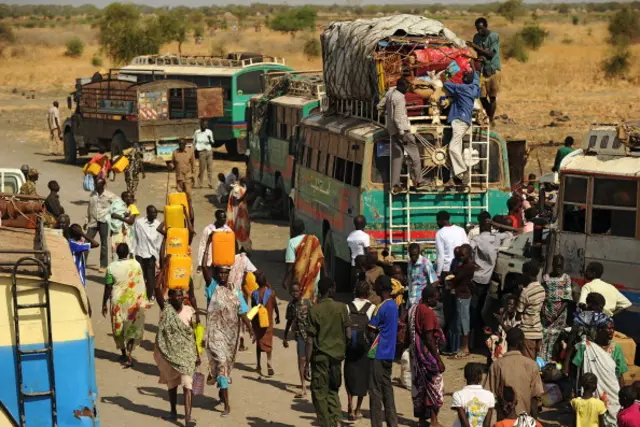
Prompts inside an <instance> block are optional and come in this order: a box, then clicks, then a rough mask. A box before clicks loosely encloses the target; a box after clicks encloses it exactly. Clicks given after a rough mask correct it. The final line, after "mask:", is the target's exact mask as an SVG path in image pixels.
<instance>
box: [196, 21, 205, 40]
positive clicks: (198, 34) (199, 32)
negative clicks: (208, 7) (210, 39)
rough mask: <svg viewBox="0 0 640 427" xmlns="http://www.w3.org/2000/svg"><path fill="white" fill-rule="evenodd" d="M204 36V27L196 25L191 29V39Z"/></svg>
mask: <svg viewBox="0 0 640 427" xmlns="http://www.w3.org/2000/svg"><path fill="white" fill-rule="evenodd" d="M203 36H204V26H203V25H202V24H198V25H196V26H195V27H193V37H196V38H198V37H203Z"/></svg>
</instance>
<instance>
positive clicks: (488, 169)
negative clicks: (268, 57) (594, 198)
mask: <svg viewBox="0 0 640 427" xmlns="http://www.w3.org/2000/svg"><path fill="white" fill-rule="evenodd" d="M350 103H351V104H354V103H356V101H338V107H340V105H342V108H338V109H337V110H336V109H333V111H335V112H334V113H333V114H314V115H311V116H309V117H307V118H306V119H303V120H302V124H301V135H300V139H299V143H298V161H297V163H296V172H295V192H294V194H292V198H291V203H292V204H293V206H294V209H293V210H294V211H293V215H295V218H297V219H302V220H303V221H304V222H305V225H306V230H307V232H308V233H312V234H315V235H316V236H317V237H318V238H319V239H320V241H321V242H323V250H324V256H325V262H326V263H327V268H328V271H329V272H330V274H331V275H332V277H334V278H336V279H338V278H342V279H344V277H348V276H346V274H347V272H348V266H349V265H350V253H349V248H348V246H347V236H348V235H349V233H350V232H351V231H353V230H354V226H353V218H354V217H356V216H357V215H364V216H365V218H366V219H367V230H366V231H367V233H368V234H369V235H370V236H371V238H372V242H374V243H373V244H372V247H375V248H377V249H379V250H382V249H387V250H389V252H390V253H391V254H392V256H393V257H394V258H395V259H396V260H397V261H403V260H406V258H407V246H408V244H409V243H411V242H418V243H420V244H421V245H422V246H423V247H425V248H426V249H427V251H428V253H429V255H430V256H431V257H433V248H434V245H433V244H434V239H435V233H436V231H437V225H436V214H437V212H438V211H440V210H447V211H449V213H450V214H451V219H452V222H453V223H457V224H459V225H462V226H465V225H467V224H469V223H471V222H472V221H473V220H475V217H476V215H477V214H478V213H479V212H480V211H482V210H487V211H489V212H490V213H491V214H492V215H495V214H503V213H505V211H506V201H507V199H508V198H509V197H510V196H511V191H512V190H511V188H512V184H519V183H520V182H521V181H522V176H523V172H524V161H525V160H524V159H525V150H526V143H525V142H524V141H514V142H513V143H510V144H507V143H506V142H505V141H504V140H503V139H502V138H501V137H500V136H499V135H498V134H496V133H495V132H491V131H490V130H489V129H488V128H487V127H477V126H472V133H470V134H468V135H467V136H466V137H465V156H466V157H467V161H468V164H469V165H471V168H470V175H471V185H470V186H468V187H467V188H466V189H465V190H455V189H447V188H445V187H443V186H442V181H443V180H444V179H446V178H447V176H448V168H449V165H448V155H447V145H448V140H449V138H450V131H451V130H450V127H449V126H448V125H443V124H439V122H438V121H434V120H426V121H422V122H420V121H412V126H413V127H414V134H415V135H416V137H417V139H418V141H419V142H420V149H421V157H422V166H423V178H425V179H427V180H428V182H430V184H429V185H428V186H427V187H425V188H421V189H420V190H416V191H409V192H407V193H403V194H398V195H392V194H391V193H390V192H389V173H390V169H391V167H390V164H391V162H390V145H389V135H388V133H387V130H386V128H385V127H384V126H383V125H381V124H380V123H378V122H376V121H375V120H372V119H371V116H369V117H367V116H366V115H363V116H361V117H357V116H356V114H354V113H353V112H366V111H367V108H366V107H357V108H356V107H354V105H349V104H350ZM340 110H342V111H345V112H348V114H340ZM369 111H371V109H369ZM410 119H411V117H410ZM510 159H511V160H512V163H511V164H510ZM403 177H404V178H403V179H405V180H406V179H407V178H406V175H404V176H403Z"/></svg>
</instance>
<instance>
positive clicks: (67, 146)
mask: <svg viewBox="0 0 640 427" xmlns="http://www.w3.org/2000/svg"><path fill="white" fill-rule="evenodd" d="M63 144H64V145H63V147H64V162H65V163H66V164H68V165H73V164H75V163H76V160H78V148H77V147H76V139H75V138H74V137H73V133H72V132H71V131H67V132H65V133H64V140H63Z"/></svg>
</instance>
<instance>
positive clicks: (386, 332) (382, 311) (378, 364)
mask: <svg viewBox="0 0 640 427" xmlns="http://www.w3.org/2000/svg"><path fill="white" fill-rule="evenodd" d="M391 289H392V285H391V278H390V277H389V276H380V277H378V278H377V279H376V292H377V293H378V295H380V298H381V299H382V303H381V304H380V305H379V306H378V308H377V310H376V312H375V313H374V315H373V318H371V321H370V322H369V328H371V329H372V330H374V331H375V332H377V336H376V338H375V340H374V342H373V345H372V346H371V350H370V351H369V358H371V359H372V360H371V369H370V373H369V407H370V408H371V427H382V425H383V422H384V421H386V422H387V426H389V427H396V426H397V425H398V415H397V414H396V403H395V399H394V396H393V385H392V384H391V368H392V367H393V360H394V359H395V356H396V338H397V334H398V306H397V305H396V303H395V301H394V300H393V299H392V298H391ZM383 405H384V414H383V409H382V408H383Z"/></svg>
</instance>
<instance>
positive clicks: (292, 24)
mask: <svg viewBox="0 0 640 427" xmlns="http://www.w3.org/2000/svg"><path fill="white" fill-rule="evenodd" d="M512 1H513V0H512ZM317 17H318V16H317V14H316V11H315V9H313V8H312V7H310V6H303V7H300V8H295V9H291V10H288V11H286V12H282V13H279V14H277V15H276V16H275V17H274V18H273V19H272V20H271V21H270V22H269V27H270V28H271V29H272V30H274V31H279V32H282V33H289V34H291V37H295V35H296V33H297V32H298V31H302V30H311V31H313V30H314V29H315V26H316V18H317Z"/></svg>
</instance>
